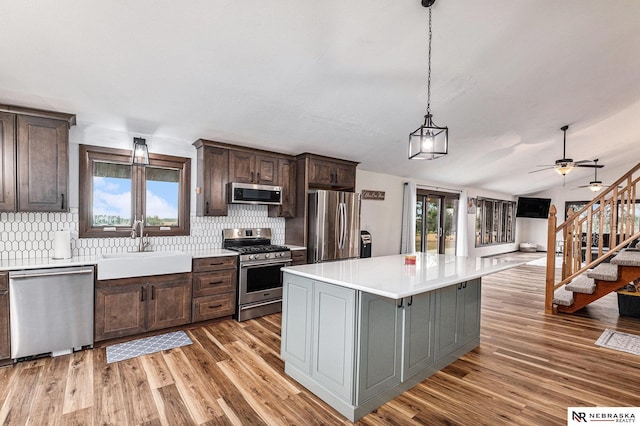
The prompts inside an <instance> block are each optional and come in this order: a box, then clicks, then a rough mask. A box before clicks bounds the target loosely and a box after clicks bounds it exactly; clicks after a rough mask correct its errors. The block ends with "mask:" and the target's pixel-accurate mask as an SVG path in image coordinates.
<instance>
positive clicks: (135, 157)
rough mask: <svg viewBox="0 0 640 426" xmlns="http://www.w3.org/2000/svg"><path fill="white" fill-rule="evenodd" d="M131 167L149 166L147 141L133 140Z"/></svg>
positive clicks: (141, 139)
mask: <svg viewBox="0 0 640 426" xmlns="http://www.w3.org/2000/svg"><path fill="white" fill-rule="evenodd" d="M131 165H133V166H148V165H149V149H148V148H147V141H146V139H143V138H133V154H132V155H131Z"/></svg>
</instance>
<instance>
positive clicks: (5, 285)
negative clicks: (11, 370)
mask: <svg viewBox="0 0 640 426" xmlns="http://www.w3.org/2000/svg"><path fill="white" fill-rule="evenodd" d="M10 356H11V332H10V328H9V278H8V274H7V273H6V272H0V360H3V359H7V358H9V357H10Z"/></svg>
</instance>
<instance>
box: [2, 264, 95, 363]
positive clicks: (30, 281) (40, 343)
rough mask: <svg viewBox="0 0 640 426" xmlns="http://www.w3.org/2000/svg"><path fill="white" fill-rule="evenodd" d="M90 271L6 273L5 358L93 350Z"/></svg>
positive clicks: (33, 270)
mask: <svg viewBox="0 0 640 426" xmlns="http://www.w3.org/2000/svg"><path fill="white" fill-rule="evenodd" d="M93 288H94V285H93V267H92V266H85V267H71V268H49V269H32V270H23V271H12V272H9V308H10V309H9V311H10V318H11V358H13V359H14V360H15V359H18V358H23V357H29V356H32V355H41V354H48V353H51V355H53V356H56V355H62V354H65V353H70V352H71V351H72V350H74V349H76V350H78V349H80V348H82V347H83V346H89V345H93Z"/></svg>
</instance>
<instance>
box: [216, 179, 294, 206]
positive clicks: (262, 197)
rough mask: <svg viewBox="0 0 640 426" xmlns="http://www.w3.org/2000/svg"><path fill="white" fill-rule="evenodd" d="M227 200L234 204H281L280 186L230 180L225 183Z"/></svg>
mask: <svg viewBox="0 0 640 426" xmlns="http://www.w3.org/2000/svg"><path fill="white" fill-rule="evenodd" d="M227 201H228V202H229V203H235V204H271V205H280V204H282V187H281V186H272V185H256V184H252V183H238V182H231V183H228V184H227Z"/></svg>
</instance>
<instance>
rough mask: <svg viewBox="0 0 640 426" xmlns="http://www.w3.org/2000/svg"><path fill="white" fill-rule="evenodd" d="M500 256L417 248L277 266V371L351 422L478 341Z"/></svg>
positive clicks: (508, 264) (509, 264)
mask: <svg viewBox="0 0 640 426" xmlns="http://www.w3.org/2000/svg"><path fill="white" fill-rule="evenodd" d="M519 264H520V263H518V262H510V261H504V260H500V259H488V258H471V257H456V256H445V255H434V254H426V253H418V254H417V256H416V264H415V265H406V264H405V256H404V255H393V256H381V257H372V258H367V259H350V260H344V261H336V262H325V263H317V264H311V265H302V266H295V267H285V268H283V269H282V270H283V305H282V343H281V356H282V359H283V360H284V362H285V372H286V373H287V374H288V375H289V376H291V377H293V378H294V379H295V380H297V381H298V382H299V383H300V384H302V385H303V386H305V387H306V388H307V389H309V390H310V391H311V392H313V393H314V394H315V395H317V396H318V397H320V398H321V399H322V400H324V401H325V402H326V403H328V404H329V405H331V406H332V407H333V408H335V409H336V410H337V411H338V412H340V413H341V414H342V415H344V416H345V417H347V418H348V419H349V420H351V421H355V420H357V419H359V418H360V417H362V416H364V415H365V414H367V413H369V412H370V411H372V410H374V409H376V408H377V407H379V406H380V405H382V404H384V403H385V402H387V401H388V400H390V399H392V398H394V397H395V396H397V395H399V394H401V393H402V392H404V391H405V390H407V389H409V388H411V387H412V386H414V385H415V384H417V383H419V382H421V381H422V380H424V379H425V378H427V377H429V376H430V375H432V374H433V373H435V372H437V371H438V370H440V369H442V368H444V367H446V366H447V365H449V364H450V363H452V362H453V361H455V360H456V359H458V358H460V357H461V356H462V355H464V354H465V353H467V352H469V351H470V350H472V349H474V348H475V347H477V346H478V345H479V344H480V295H481V277H482V276H484V275H488V274H491V273H494V272H499V271H502V270H505V269H509V268H512V267H515V266H518V265H519Z"/></svg>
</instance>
